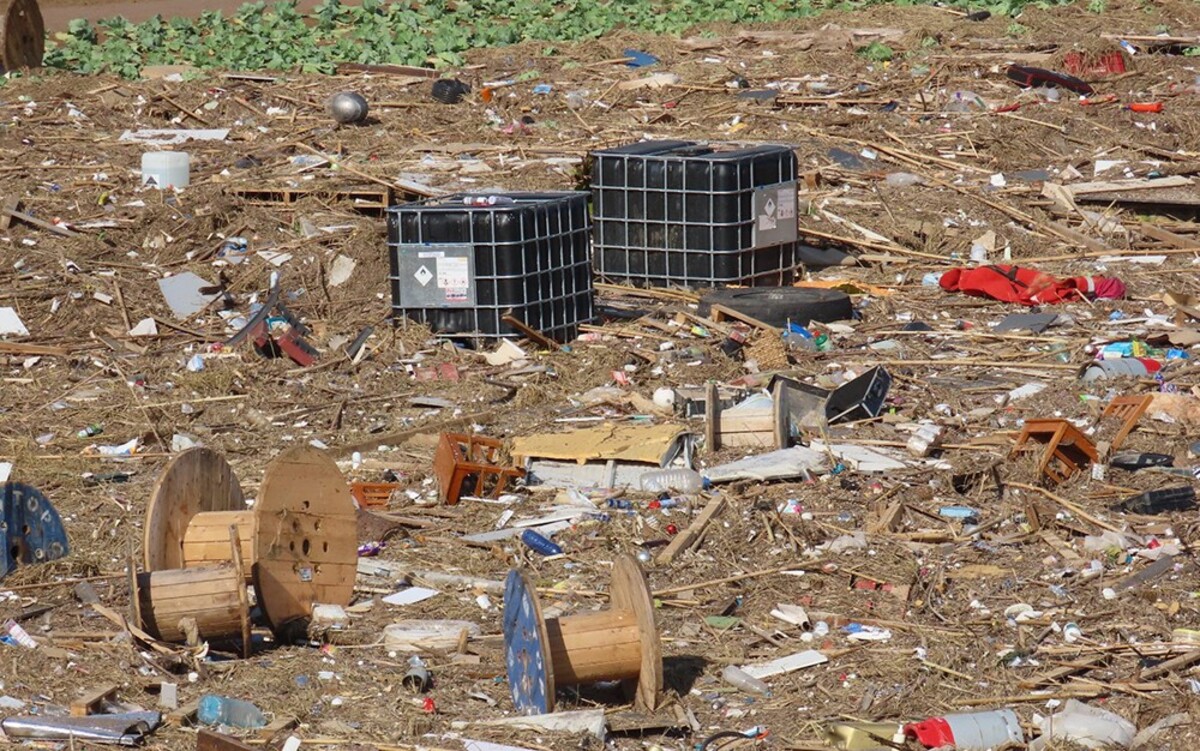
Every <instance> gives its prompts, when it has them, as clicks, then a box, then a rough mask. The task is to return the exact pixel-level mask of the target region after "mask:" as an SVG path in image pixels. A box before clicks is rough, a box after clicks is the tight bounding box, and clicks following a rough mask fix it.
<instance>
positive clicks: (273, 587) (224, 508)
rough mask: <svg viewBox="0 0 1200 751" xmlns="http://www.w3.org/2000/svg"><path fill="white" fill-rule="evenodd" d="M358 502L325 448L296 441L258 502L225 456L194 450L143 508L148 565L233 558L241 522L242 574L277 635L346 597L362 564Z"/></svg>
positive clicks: (171, 468)
mask: <svg viewBox="0 0 1200 751" xmlns="http://www.w3.org/2000/svg"><path fill="white" fill-rule="evenodd" d="M356 525H357V518H356V514H355V509H354V500H353V498H352V497H351V495H350V489H349V486H347V484H346V481H345V479H344V478H343V477H342V473H341V471H340V470H338V468H337V465H336V464H334V462H333V460H332V459H330V458H329V457H328V456H327V455H326V454H325V452H323V451H319V450H317V449H315V448H311V447H307V446H304V447H297V448H293V449H289V450H288V451H285V452H283V453H282V454H280V455H279V456H277V457H275V459H274V460H272V461H271V462H270V463H269V464H268V465H267V469H266V472H265V474H264V476H263V482H262V485H261V486H260V488H259V492H258V500H257V502H256V503H255V505H254V508H253V509H252V510H250V509H247V508H246V504H245V500H244V496H243V494H242V489H241V485H240V484H239V483H238V479H237V476H236V475H235V474H234V473H233V469H232V468H231V467H230V466H229V464H228V463H227V462H226V461H225V459H224V458H223V457H222V456H221V455H220V454H218V453H216V452H215V451H212V450H210V449H206V448H193V449H188V450H187V451H184V452H183V453H181V454H180V455H179V456H177V457H175V458H174V459H172V460H171V462H170V463H169V464H167V466H166V468H165V469H164V470H163V473H162V475H161V476H160V477H159V479H158V482H157V483H156V484H155V486H154V491H153V494H152V496H151V498H150V504H149V506H148V507H147V509H146V529H145V541H144V547H143V549H144V553H145V559H146V570H147V571H159V570H163V569H174V568H193V567H198V566H211V565H214V564H218V563H221V562H224V561H228V560H229V537H228V531H227V530H228V529H229V527H230V526H233V527H235V528H236V529H237V535H238V540H239V546H240V551H241V555H242V558H243V559H244V560H246V561H247V562H248V564H249V565H248V566H247V570H246V573H245V577H246V578H245V580H246V582H248V583H252V584H253V585H254V590H255V593H256V594H257V596H258V604H259V606H260V607H261V608H262V611H263V615H264V616H265V617H266V620H267V623H268V625H270V626H271V628H272V630H274V631H275V633H276V635H279V634H280V633H282V631H283V630H284V629H285V628H289V629H290V628H291V627H294V626H300V625H302V624H303V623H304V622H306V621H307V620H308V618H309V616H310V615H311V614H312V606H313V603H329V604H335V605H349V604H350V599H351V597H352V596H353V593H354V578H355V573H356V570H357V564H358V536H357V526H356Z"/></svg>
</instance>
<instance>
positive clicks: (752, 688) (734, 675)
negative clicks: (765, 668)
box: [721, 665, 771, 696]
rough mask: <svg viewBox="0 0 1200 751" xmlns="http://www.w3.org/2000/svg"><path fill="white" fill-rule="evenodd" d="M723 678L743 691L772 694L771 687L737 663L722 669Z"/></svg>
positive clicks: (764, 694) (765, 694)
mask: <svg viewBox="0 0 1200 751" xmlns="http://www.w3.org/2000/svg"><path fill="white" fill-rule="evenodd" d="M721 679H722V680H724V681H725V682H726V683H728V684H729V685H730V686H735V687H737V688H740V689H741V690H742V691H746V692H749V693H753V694H761V695H762V696H770V695H771V688H770V687H769V686H768V685H767V684H765V683H763V682H762V681H760V680H759V679H757V678H755V677H754V676H752V675H750V674H749V673H747V672H746V671H745V670H742V669H741V668H739V667H737V666H735V665H727V666H726V667H725V669H724V670H722V671H721Z"/></svg>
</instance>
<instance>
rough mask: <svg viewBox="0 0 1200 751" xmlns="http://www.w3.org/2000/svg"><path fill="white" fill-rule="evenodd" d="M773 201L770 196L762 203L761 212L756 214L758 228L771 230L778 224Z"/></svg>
mask: <svg viewBox="0 0 1200 751" xmlns="http://www.w3.org/2000/svg"><path fill="white" fill-rule="evenodd" d="M775 208H776V207H775V202H774V201H772V200H771V199H770V198H768V199H767V201H766V203H764V204H763V213H762V214H759V216H758V228H759V229H760V230H771V229H775V228H776V227H778V226H779V222H778V220H777V219H776V217H775Z"/></svg>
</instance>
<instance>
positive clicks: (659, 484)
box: [638, 468, 708, 493]
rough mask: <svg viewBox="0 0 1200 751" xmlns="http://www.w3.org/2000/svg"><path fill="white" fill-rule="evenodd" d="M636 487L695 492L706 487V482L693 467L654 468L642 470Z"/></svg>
mask: <svg viewBox="0 0 1200 751" xmlns="http://www.w3.org/2000/svg"><path fill="white" fill-rule="evenodd" d="M638 487H639V488H641V489H642V490H644V491H646V492H648V493H662V492H666V491H675V492H676V493H695V492H697V491H699V490H703V489H704V488H706V487H708V483H707V482H706V481H705V479H704V478H703V477H701V476H700V473H699V472H697V471H695V470H694V469H683V468H678V469H656V470H653V471H650V472H643V473H642V476H641V477H639V478H638Z"/></svg>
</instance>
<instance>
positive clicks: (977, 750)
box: [904, 709, 1025, 751]
mask: <svg viewBox="0 0 1200 751" xmlns="http://www.w3.org/2000/svg"><path fill="white" fill-rule="evenodd" d="M904 734H905V735H906V736H908V737H910V738H916V739H917V740H918V741H919V742H920V743H921V745H922V746H925V747H926V748H938V747H940V746H953V747H954V748H956V749H959V751H985V750H986V749H993V748H1000V747H1002V746H1006V745H1008V744H1010V743H1023V742H1024V741H1025V734H1024V733H1023V732H1022V731H1021V721H1020V720H1019V719H1017V715H1016V713H1014V712H1013V711H1012V710H1011V709H993V710H989V711H986V712H964V713H962V714H948V715H946V716H944V717H930V718H929V719H927V720H922V721H921V722H914V723H911V724H909V725H905V726H904Z"/></svg>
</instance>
